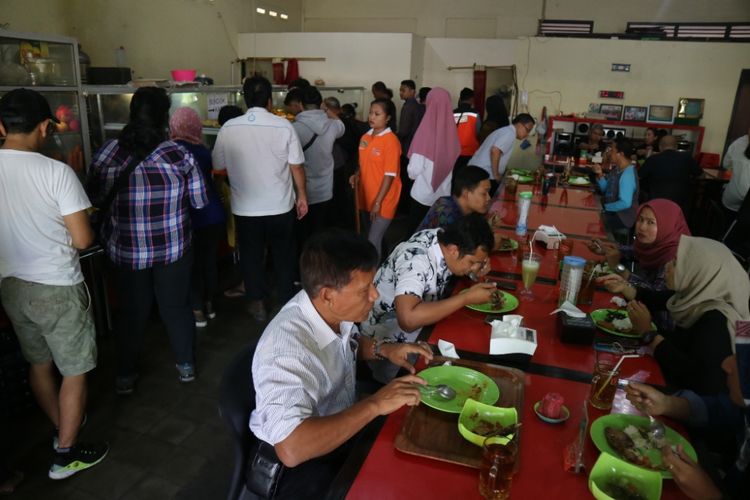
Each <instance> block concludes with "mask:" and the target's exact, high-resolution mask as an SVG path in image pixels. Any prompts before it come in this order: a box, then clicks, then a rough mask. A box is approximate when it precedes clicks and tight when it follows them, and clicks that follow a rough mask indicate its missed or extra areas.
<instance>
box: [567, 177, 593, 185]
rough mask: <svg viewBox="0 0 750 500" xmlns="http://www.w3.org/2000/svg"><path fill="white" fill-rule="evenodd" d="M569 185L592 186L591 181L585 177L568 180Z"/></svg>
mask: <svg viewBox="0 0 750 500" xmlns="http://www.w3.org/2000/svg"><path fill="white" fill-rule="evenodd" d="M568 184H572V185H574V186H590V185H591V181H589V180H588V179H587V178H585V177H571V178H569V179H568Z"/></svg>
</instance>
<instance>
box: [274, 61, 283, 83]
mask: <svg viewBox="0 0 750 500" xmlns="http://www.w3.org/2000/svg"><path fill="white" fill-rule="evenodd" d="M272 65H273V83H275V84H276V85H284V63H283V62H275V63H272Z"/></svg>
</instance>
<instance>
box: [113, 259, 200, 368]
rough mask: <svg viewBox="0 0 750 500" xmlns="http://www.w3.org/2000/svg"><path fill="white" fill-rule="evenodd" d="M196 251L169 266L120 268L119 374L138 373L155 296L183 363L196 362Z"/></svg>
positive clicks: (117, 340)
mask: <svg viewBox="0 0 750 500" xmlns="http://www.w3.org/2000/svg"><path fill="white" fill-rule="evenodd" d="M192 264H193V252H192V250H189V251H188V252H187V253H185V255H184V256H182V258H180V259H179V260H177V261H176V262H173V263H171V264H167V265H166V266H154V267H151V268H148V269H141V270H135V269H130V268H126V267H122V266H118V267H117V284H118V292H119V296H120V301H121V304H120V315H119V319H118V325H117V329H116V338H115V341H116V345H117V376H119V377H126V376H132V375H134V374H135V373H137V369H136V363H137V360H138V355H139V354H140V352H141V350H142V349H143V337H144V330H145V329H146V322H147V321H148V316H149V313H150V312H151V307H152V305H153V301H154V296H156V303H157V304H158V306H159V314H160V315H161V319H162V321H163V322H164V326H165V327H166V329H167V334H168V335H169V343H170V344H171V346H172V351H173V352H174V356H175V361H176V362H177V363H179V364H184V363H194V362H195V320H194V319H193V312H192V311H191V310H190V271H191V267H192Z"/></svg>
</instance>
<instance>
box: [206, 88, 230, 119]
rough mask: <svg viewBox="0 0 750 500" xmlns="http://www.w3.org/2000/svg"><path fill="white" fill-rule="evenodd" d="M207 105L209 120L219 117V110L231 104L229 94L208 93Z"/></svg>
mask: <svg viewBox="0 0 750 500" xmlns="http://www.w3.org/2000/svg"><path fill="white" fill-rule="evenodd" d="M206 99H207V107H208V116H207V117H206V118H208V119H209V120H216V119H218V118H219V110H220V109H221V108H222V107H224V106H226V105H227V104H229V94H207V96H206Z"/></svg>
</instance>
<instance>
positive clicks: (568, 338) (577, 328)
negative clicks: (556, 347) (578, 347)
mask: <svg viewBox="0 0 750 500" xmlns="http://www.w3.org/2000/svg"><path fill="white" fill-rule="evenodd" d="M557 332H558V334H559V335H560V340H561V341H563V342H566V343H568V344H584V345H591V344H592V342H593V341H594V334H595V333H596V325H595V324H594V321H593V320H592V319H591V316H589V315H588V314H587V315H586V317H584V318H573V317H572V316H568V315H567V314H565V313H564V312H560V313H558V314H557Z"/></svg>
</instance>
